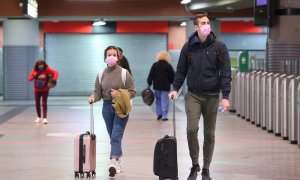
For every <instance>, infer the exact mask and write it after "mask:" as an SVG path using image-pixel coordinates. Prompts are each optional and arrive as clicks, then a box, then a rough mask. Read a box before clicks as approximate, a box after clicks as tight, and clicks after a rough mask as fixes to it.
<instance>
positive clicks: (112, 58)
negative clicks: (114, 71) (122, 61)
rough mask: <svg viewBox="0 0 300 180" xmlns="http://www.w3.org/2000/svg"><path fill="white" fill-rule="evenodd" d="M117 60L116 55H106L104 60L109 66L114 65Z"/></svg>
mask: <svg viewBox="0 0 300 180" xmlns="http://www.w3.org/2000/svg"><path fill="white" fill-rule="evenodd" d="M117 61H118V58H117V57H116V56H108V57H106V62H107V64H108V65H110V66H113V65H116V64H117Z"/></svg>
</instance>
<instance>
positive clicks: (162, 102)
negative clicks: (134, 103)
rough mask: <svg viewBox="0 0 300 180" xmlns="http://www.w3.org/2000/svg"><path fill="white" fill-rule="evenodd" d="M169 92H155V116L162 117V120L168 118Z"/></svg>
mask: <svg viewBox="0 0 300 180" xmlns="http://www.w3.org/2000/svg"><path fill="white" fill-rule="evenodd" d="M168 93H169V91H160V90H155V98H156V115H157V116H159V115H162V118H163V119H166V118H168V111H169V96H168Z"/></svg>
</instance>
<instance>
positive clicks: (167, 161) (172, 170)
mask: <svg viewBox="0 0 300 180" xmlns="http://www.w3.org/2000/svg"><path fill="white" fill-rule="evenodd" d="M175 123H176V122H175V100H173V131H174V136H171V135H166V136H165V137H164V138H162V139H159V140H158V141H157V143H156V145H155V149H154V163H153V171H154V174H155V175H157V176H159V179H160V180H164V179H173V180H175V179H178V164H177V142H176V124H175Z"/></svg>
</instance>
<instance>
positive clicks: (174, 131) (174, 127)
mask: <svg viewBox="0 0 300 180" xmlns="http://www.w3.org/2000/svg"><path fill="white" fill-rule="evenodd" d="M172 101H173V133H174V138H176V121H175V101H176V100H175V98H173V99H172Z"/></svg>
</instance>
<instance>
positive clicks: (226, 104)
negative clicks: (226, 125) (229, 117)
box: [220, 99, 230, 111]
mask: <svg viewBox="0 0 300 180" xmlns="http://www.w3.org/2000/svg"><path fill="white" fill-rule="evenodd" d="M220 106H222V108H223V109H224V111H228V109H229V107H230V104H229V101H228V99H222V100H221V102H220Z"/></svg>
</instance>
